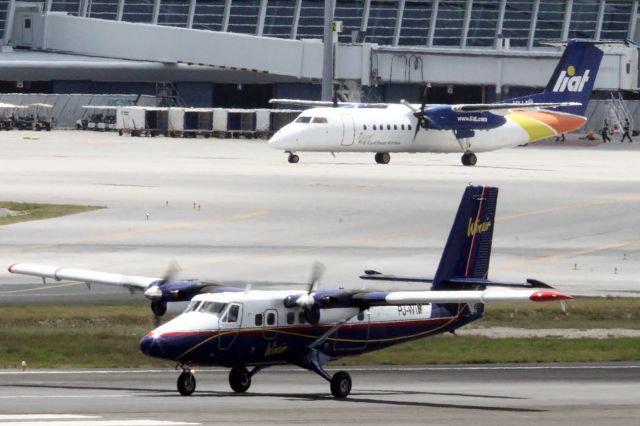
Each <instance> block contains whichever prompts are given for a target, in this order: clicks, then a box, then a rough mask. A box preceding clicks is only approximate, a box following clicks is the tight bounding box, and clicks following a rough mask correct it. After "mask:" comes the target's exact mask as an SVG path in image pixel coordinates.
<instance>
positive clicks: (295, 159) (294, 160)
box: [287, 152, 300, 164]
mask: <svg viewBox="0 0 640 426" xmlns="http://www.w3.org/2000/svg"><path fill="white" fill-rule="evenodd" d="M287 161H289V163H291V164H296V163H297V162H298V161H300V157H298V156H297V155H296V154H294V153H293V152H290V153H289V158H287Z"/></svg>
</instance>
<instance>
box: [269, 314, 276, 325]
mask: <svg viewBox="0 0 640 426" xmlns="http://www.w3.org/2000/svg"><path fill="white" fill-rule="evenodd" d="M275 323H276V314H274V313H273V312H269V313H268V314H267V325H273V324H275Z"/></svg>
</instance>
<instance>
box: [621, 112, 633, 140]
mask: <svg viewBox="0 0 640 426" xmlns="http://www.w3.org/2000/svg"><path fill="white" fill-rule="evenodd" d="M630 127H631V126H630V124H629V119H627V118H625V119H624V124H623V125H622V130H624V133H622V140H621V141H620V142H624V140H625V138H629V143H631V142H632V140H631V135H630V134H629V128H630Z"/></svg>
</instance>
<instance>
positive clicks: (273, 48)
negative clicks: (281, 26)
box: [11, 6, 322, 79]
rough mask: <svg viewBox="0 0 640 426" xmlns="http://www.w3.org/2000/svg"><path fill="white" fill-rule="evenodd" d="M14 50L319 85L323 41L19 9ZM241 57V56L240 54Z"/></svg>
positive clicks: (15, 23) (12, 40)
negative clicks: (179, 66)
mask: <svg viewBox="0 0 640 426" xmlns="http://www.w3.org/2000/svg"><path fill="white" fill-rule="evenodd" d="M13 22H14V25H13V31H12V35H11V44H12V45H13V46H15V47H24V48H31V49H37V50H45V51H56V52H65V53H72V54H77V55H86V56H94V57H107V58H117V59H129V60H136V61H150V62H160V63H164V64H186V65H198V66H203V65H204V66H211V67H214V68H220V69H227V70H231V71H250V72H255V73H266V74H275V75H279V76H287V77H293V78H295V79H319V78H321V74H322V41H321V40H289V39H279V38H268V37H257V36H253V35H246V34H236V33H229V32H217V31H204V30H194V29H186V28H177V27H170V26H161V25H148V24H139V23H131V22H122V21H110V20H103V19H93V18H82V17H78V16H72V15H67V14H66V13H62V12H48V13H46V12H40V11H39V10H38V9H37V8H34V7H33V6H31V7H17V8H16V10H15V19H14V21H13ZM239 52H241V53H239Z"/></svg>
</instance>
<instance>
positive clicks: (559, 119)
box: [512, 110, 587, 133]
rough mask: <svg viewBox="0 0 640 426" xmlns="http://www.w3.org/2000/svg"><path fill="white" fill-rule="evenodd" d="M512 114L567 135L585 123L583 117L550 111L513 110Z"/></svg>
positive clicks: (585, 120)
mask: <svg viewBox="0 0 640 426" xmlns="http://www.w3.org/2000/svg"><path fill="white" fill-rule="evenodd" d="M512 114H517V115H521V116H524V117H528V118H532V119H534V120H538V121H540V122H542V123H544V124H546V125H547V126H550V127H552V128H553V129H554V130H555V131H556V132H558V133H568V132H573V131H574V130H578V129H579V128H580V127H582V126H584V124H585V123H586V122H587V119H586V118H585V117H581V116H579V115H573V114H561V113H557V112H552V111H539V112H532V111H522V110H514V111H512Z"/></svg>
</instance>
